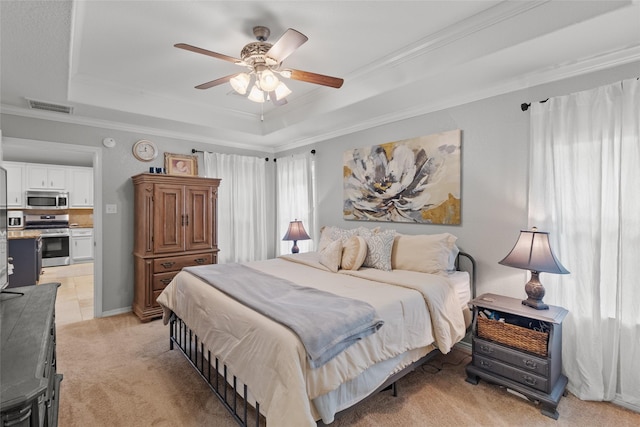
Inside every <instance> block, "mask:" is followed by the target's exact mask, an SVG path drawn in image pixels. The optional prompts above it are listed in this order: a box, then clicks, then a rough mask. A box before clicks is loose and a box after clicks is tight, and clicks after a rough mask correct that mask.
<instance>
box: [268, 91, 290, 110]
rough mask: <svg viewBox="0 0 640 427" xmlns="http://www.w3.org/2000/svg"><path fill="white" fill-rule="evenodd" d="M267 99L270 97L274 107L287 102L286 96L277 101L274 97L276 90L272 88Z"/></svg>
mask: <svg viewBox="0 0 640 427" xmlns="http://www.w3.org/2000/svg"><path fill="white" fill-rule="evenodd" d="M269 99H271V102H273V105H275V106H276V107H279V106H281V105H284V104H286V103H287V98H282V99H281V100H279V101H278V100H277V99H276V92H275V91H273V90H272V91H271V92H269Z"/></svg>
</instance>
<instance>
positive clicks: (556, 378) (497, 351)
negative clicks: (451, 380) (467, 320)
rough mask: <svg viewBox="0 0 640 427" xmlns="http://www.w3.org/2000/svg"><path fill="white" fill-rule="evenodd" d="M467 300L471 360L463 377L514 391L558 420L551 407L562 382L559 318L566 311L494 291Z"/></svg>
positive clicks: (555, 404) (555, 403) (562, 387)
mask: <svg viewBox="0 0 640 427" xmlns="http://www.w3.org/2000/svg"><path fill="white" fill-rule="evenodd" d="M471 304H472V305H473V310H474V320H473V342H472V360H471V363H469V364H468V365H467V367H466V372H467V379H466V381H467V382H469V383H471V384H474V385H475V384H478V380H479V378H482V379H484V380H486V381H489V382H491V383H495V384H499V385H502V386H504V387H507V388H509V389H511V390H514V391H517V392H518V393H520V394H522V395H524V396H526V397H527V398H528V399H529V400H531V401H533V402H536V403H539V404H541V405H542V408H541V412H542V413H543V414H544V415H546V416H548V417H551V418H553V419H558V415H559V414H558V411H557V409H556V408H557V407H558V402H559V401H560V398H561V397H562V396H563V395H566V391H565V389H566V386H567V377H566V376H564V375H563V374H562V321H563V320H564V318H565V317H566V315H567V314H568V313H569V312H568V311H567V310H566V309H564V308H562V307H557V306H549V309H548V310H536V309H534V308H531V307H527V306H525V305H523V304H522V301H521V300H519V299H516V298H509V297H505V296H502V295H495V294H483V295H481V296H479V297H478V298H475V299H474V300H472V301H471ZM479 316H482V318H479ZM484 316H487V318H485V317H484ZM498 319H500V320H498Z"/></svg>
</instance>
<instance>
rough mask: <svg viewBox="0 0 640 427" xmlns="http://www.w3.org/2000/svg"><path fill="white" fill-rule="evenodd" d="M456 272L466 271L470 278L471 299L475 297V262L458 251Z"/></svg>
mask: <svg viewBox="0 0 640 427" xmlns="http://www.w3.org/2000/svg"><path fill="white" fill-rule="evenodd" d="M456 270H460V271H467V272H468V273H469V276H471V299H474V298H475V297H476V260H475V259H473V257H472V256H471V255H469V254H468V253H466V252H462V251H460V252H459V253H458V256H457V257H456Z"/></svg>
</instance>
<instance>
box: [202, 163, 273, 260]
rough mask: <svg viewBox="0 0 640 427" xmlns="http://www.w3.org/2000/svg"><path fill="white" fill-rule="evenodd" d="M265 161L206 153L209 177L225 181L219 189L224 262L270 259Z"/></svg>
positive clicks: (219, 233) (220, 256) (219, 241)
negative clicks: (268, 256)
mask: <svg viewBox="0 0 640 427" xmlns="http://www.w3.org/2000/svg"><path fill="white" fill-rule="evenodd" d="M265 163H266V162H265V160H264V159H262V158H258V157H248V156H239V155H235V154H218V153H206V152H205V153H204V166H205V173H206V176H208V177H211V178H220V179H221V180H222V181H221V182H220V188H219V189H218V247H219V248H220V252H219V254H218V262H219V263H221V264H222V263H228V262H244V261H254V260H262V259H266V258H267V243H268V241H267V239H268V237H267V235H268V234H267V214H266V212H267V202H266V194H267V188H266V185H267V179H266V165H265Z"/></svg>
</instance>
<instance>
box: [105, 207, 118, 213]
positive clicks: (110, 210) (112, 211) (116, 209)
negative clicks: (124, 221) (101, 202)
mask: <svg viewBox="0 0 640 427" xmlns="http://www.w3.org/2000/svg"><path fill="white" fill-rule="evenodd" d="M106 212H107V213H108V214H114V213H118V205H106Z"/></svg>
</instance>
